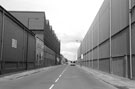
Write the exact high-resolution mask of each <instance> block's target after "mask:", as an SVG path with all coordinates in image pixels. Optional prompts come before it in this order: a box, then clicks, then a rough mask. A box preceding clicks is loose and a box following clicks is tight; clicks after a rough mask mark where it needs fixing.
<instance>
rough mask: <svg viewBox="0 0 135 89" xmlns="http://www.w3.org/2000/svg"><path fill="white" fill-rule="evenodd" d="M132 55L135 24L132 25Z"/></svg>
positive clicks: (134, 42)
mask: <svg viewBox="0 0 135 89" xmlns="http://www.w3.org/2000/svg"><path fill="white" fill-rule="evenodd" d="M132 45H133V46H132V53H133V54H135V24H133V25H132Z"/></svg>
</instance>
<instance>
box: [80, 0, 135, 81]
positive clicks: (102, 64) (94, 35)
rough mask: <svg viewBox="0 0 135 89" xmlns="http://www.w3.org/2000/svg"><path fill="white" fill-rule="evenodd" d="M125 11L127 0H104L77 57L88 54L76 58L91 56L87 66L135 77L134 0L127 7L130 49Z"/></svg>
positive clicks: (88, 58)
mask: <svg viewBox="0 0 135 89" xmlns="http://www.w3.org/2000/svg"><path fill="white" fill-rule="evenodd" d="M110 1H111V2H110ZM129 14H130V12H129V0H104V2H103V4H102V6H101V8H100V10H99V12H98V13H97V15H96V17H95V19H94V21H93V23H92V24H91V26H90V28H89V30H88V32H87V34H86V35H87V36H85V38H84V39H83V41H82V44H81V46H80V49H82V50H80V54H79V55H78V57H79V58H80V56H81V55H82V54H85V55H84V56H87V55H88V56H87V58H85V57H84V58H83V59H79V60H78V61H84V60H85V61H87V60H91V61H87V62H88V63H86V64H87V67H91V68H94V69H99V70H102V71H105V72H108V73H113V74H116V75H119V76H123V77H128V78H132V79H135V46H134V45H135V39H134V38H135V30H134V29H135V15H134V14H135V0H132V9H131V22H132V24H131V26H132V28H131V31H132V32H131V33H132V34H131V49H130V29H129ZM85 41H86V42H87V43H85ZM86 44H87V47H85V46H86ZM84 48H85V49H86V50H84ZM130 50H131V52H132V53H130ZM130 54H132V55H131V56H132V57H131V58H130ZM130 60H131V61H130ZM83 64H84V63H83ZM84 66H86V65H85V64H84Z"/></svg>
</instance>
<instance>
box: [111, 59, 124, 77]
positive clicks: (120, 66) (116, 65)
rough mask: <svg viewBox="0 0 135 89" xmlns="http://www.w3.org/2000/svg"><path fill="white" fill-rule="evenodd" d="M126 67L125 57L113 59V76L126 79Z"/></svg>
mask: <svg viewBox="0 0 135 89" xmlns="http://www.w3.org/2000/svg"><path fill="white" fill-rule="evenodd" d="M124 66H125V65H124V57H118V58H113V62H112V67H113V68H112V69H113V74H116V75H119V76H123V77H124V76H125V68H124Z"/></svg>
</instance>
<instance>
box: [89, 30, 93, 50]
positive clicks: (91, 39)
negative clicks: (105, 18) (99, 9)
mask: <svg viewBox="0 0 135 89" xmlns="http://www.w3.org/2000/svg"><path fill="white" fill-rule="evenodd" d="M89 40H90V45H89V46H90V50H91V49H92V48H93V47H92V45H93V42H92V41H93V37H92V30H91V31H90V39H89Z"/></svg>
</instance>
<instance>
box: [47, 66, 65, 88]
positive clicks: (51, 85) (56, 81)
mask: <svg viewBox="0 0 135 89" xmlns="http://www.w3.org/2000/svg"><path fill="white" fill-rule="evenodd" d="M66 70H67V67H66V68H65V69H64V70H63V71H62V73H61V74H60V75H59V77H58V78H57V79H56V80H55V83H56V82H58V80H59V79H60V77H61V76H62V75H63V74H64V72H65V71H66ZM53 87H54V84H52V85H51V87H50V88H49V89H52V88H53Z"/></svg>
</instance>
